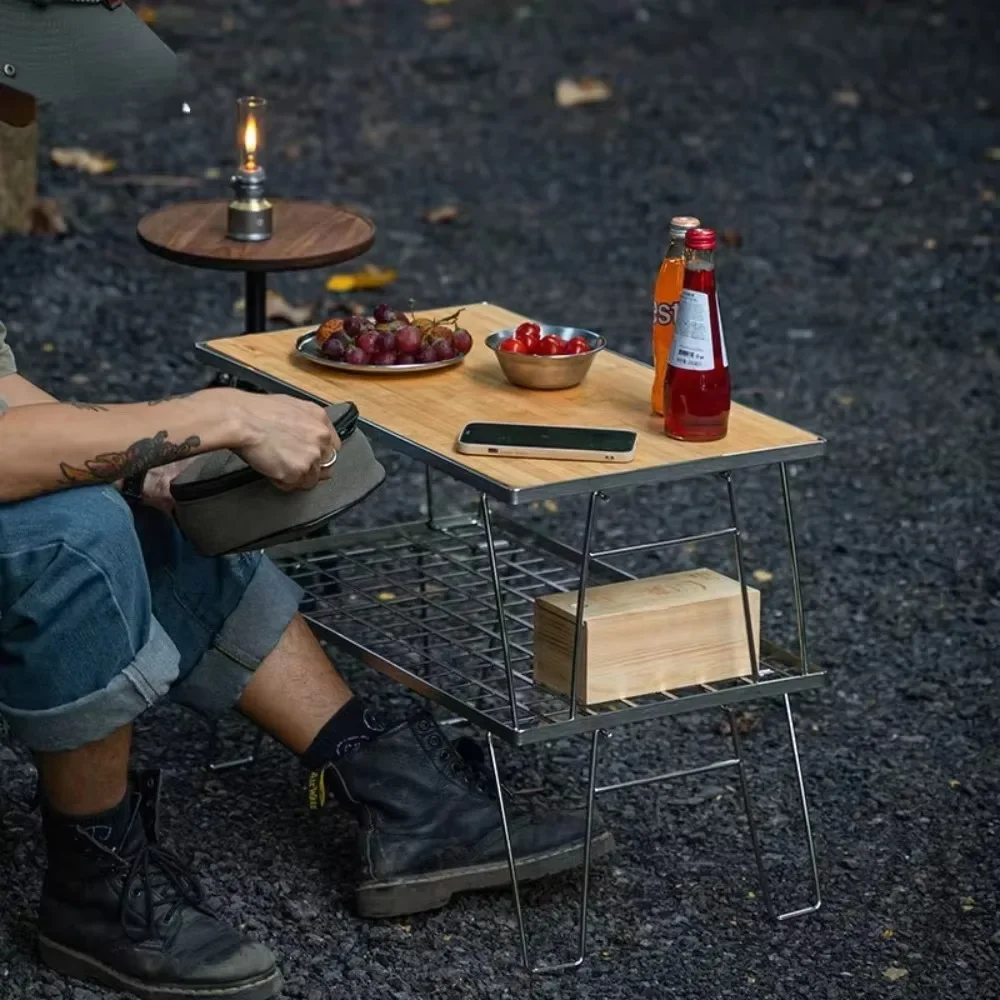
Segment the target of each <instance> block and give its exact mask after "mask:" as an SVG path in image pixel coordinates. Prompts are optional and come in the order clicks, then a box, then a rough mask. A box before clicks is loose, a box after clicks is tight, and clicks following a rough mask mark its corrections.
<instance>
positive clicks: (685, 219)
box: [670, 215, 701, 239]
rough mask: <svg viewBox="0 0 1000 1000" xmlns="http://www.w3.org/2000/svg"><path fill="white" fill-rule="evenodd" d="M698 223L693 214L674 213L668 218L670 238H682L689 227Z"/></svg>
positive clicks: (699, 222)
mask: <svg viewBox="0 0 1000 1000" xmlns="http://www.w3.org/2000/svg"><path fill="white" fill-rule="evenodd" d="M700 225H701V221H700V220H699V219H696V218H695V217H694V216H693V215H675V216H674V217H673V218H672V219H671V220H670V236H671V238H672V239H683V238H684V234H685V233H686V232H687V231H688V230H689V229H694V228H695V227H696V226H700Z"/></svg>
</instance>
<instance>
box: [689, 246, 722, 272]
mask: <svg viewBox="0 0 1000 1000" xmlns="http://www.w3.org/2000/svg"><path fill="white" fill-rule="evenodd" d="M684 267H685V268H686V269H687V270H688V271H714V270H715V251H714V250H685V251H684Z"/></svg>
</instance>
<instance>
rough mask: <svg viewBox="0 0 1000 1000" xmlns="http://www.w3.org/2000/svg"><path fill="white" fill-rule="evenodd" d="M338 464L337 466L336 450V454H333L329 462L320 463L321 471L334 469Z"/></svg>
mask: <svg viewBox="0 0 1000 1000" xmlns="http://www.w3.org/2000/svg"><path fill="white" fill-rule="evenodd" d="M336 464H337V452H336V449H335V450H334V452H333V455H332V456H331V457H330V459H329V461H326V462H322V463H320V468H321V469H332V468H333V466H334V465H336Z"/></svg>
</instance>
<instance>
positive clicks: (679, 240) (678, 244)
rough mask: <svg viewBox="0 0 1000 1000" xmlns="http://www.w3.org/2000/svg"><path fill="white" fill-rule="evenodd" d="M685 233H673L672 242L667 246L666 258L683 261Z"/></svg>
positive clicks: (671, 235)
mask: <svg viewBox="0 0 1000 1000" xmlns="http://www.w3.org/2000/svg"><path fill="white" fill-rule="evenodd" d="M684 237H685V234H684V233H673V232H672V233H671V234H670V242H669V243H668V244H667V252H666V254H664V256H665V257H667V258H669V259H670V260H683V258H684Z"/></svg>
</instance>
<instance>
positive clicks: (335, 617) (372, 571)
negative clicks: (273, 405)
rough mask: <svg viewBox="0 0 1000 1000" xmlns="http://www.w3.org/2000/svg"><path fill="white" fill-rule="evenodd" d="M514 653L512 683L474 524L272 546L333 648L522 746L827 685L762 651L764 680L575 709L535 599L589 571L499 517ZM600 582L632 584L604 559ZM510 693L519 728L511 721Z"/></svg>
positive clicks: (594, 575) (595, 571) (595, 566)
mask: <svg viewBox="0 0 1000 1000" xmlns="http://www.w3.org/2000/svg"><path fill="white" fill-rule="evenodd" d="M493 520H494V531H493V536H494V545H495V551H496V558H497V563H498V570H499V575H500V579H501V581H502V585H503V595H504V601H503V603H504V616H505V623H506V633H507V639H508V642H509V644H510V662H511V668H512V678H511V680H512V683H509V678H508V674H507V671H506V667H505V662H504V655H503V643H502V640H501V634H500V629H499V628H498V619H497V610H496V601H495V597H494V588H493V577H492V575H491V570H490V562H489V549H488V544H487V540H486V536H485V534H484V530H483V526H482V524H481V523H480V522H479V521H478V520H475V519H471V518H468V517H465V518H453V519H449V520H443V521H440V522H437V523H435V524H433V525H429V524H426V523H423V522H421V523H417V524H406V525H399V526H396V527H393V528H384V529H378V530H373V531H365V532H355V533H351V534H348V535H346V536H342V537H340V538H329V537H324V538H320V539H313V540H310V541H307V542H298V543H295V544H293V545H289V546H282V547H279V548H277V549H275V550H273V551H272V552H271V553H270V555H271V556H272V558H274V560H275V561H276V562H277V564H278V565H279V566H280V567H281V568H282V569H283V570H284V571H285V573H287V574H288V575H289V576H290V577H291V578H292V579H293V580H295V581H296V582H297V583H298V584H299V585H300V586H301V587H302V588H303V589H304V591H305V592H306V598H305V600H304V603H303V606H302V610H303V613H304V614H305V615H306V616H307V617H308V618H309V619H310V621H312V623H313V624H314V626H315V627H317V628H318V629H319V630H320V631H321V632H322V633H325V634H326V635H327V636H328V637H329V638H330V639H331V640H332V641H333V642H334V643H336V644H337V645H339V646H341V647H342V648H344V649H346V650H348V651H349V652H351V653H352V654H354V655H356V656H358V657H359V658H360V659H361V660H362V661H363V662H365V663H367V664H368V665H370V666H373V667H375V668H376V669H378V670H381V671H382V672H383V673H386V674H388V675H389V676H391V677H393V678H395V679H396V680H398V681H400V682H402V683H403V684H405V685H406V686H408V687H410V688H411V689H413V690H414V691H416V692H417V693H419V694H422V695H424V696H426V697H429V698H431V699H432V700H434V701H436V702H438V703H439V704H441V705H443V706H445V707H446V708H448V709H449V710H451V711H454V712H456V713H457V714H459V715H461V716H463V717H465V718H467V719H469V720H470V721H471V722H473V723H476V724H478V725H480V726H482V727H484V728H485V729H487V730H488V731H490V732H492V733H494V734H495V735H497V736H498V737H500V738H501V739H503V740H505V741H507V742H509V743H512V744H514V745H523V744H527V743H535V742H539V741H543V740H550V739H558V738H561V737H564V736H568V735H573V734H578V733H585V732H591V731H593V730H595V729H610V728H614V727H615V726H618V725H621V724H624V723H627V722H635V721H640V720H645V719H652V718H658V717H660V716H664V715H672V714H677V713H680V712H689V711H695V710H698V709H702V708H709V707H713V706H718V705H730V704H734V703H736V702H740V701H748V700H751V699H759V698H762V697H776V696H781V695H784V694H787V693H790V692H792V691H799V690H803V689H806V688H811V687H815V686H817V685H818V684H819V683H820V681H821V679H822V676H823V675H822V673H820V672H811V673H803V672H802V671H801V666H800V665H799V663H798V660H797V659H796V658H795V657H793V656H792V655H791V654H788V653H785V652H783V651H781V650H777V649H775V648H774V647H771V646H769V645H768V644H767V643H762V650H761V664H760V668H761V669H760V675H761V677H760V680H759V681H757V682H754V681H752V680H751V679H750V678H737V679H733V680H732V681H728V682H717V683H714V684H703V685H699V686H697V687H693V688H684V689H678V690H675V691H664V692H660V693H658V694H653V695H647V696H644V697H640V698H630V699H627V700H624V701H616V702H611V703H608V704H605V705H600V706H593V707H592V708H588V709H584V708H579V709H578V710H577V711H576V712H575V713H574V712H572V711H571V707H570V700H569V699H568V698H566V697H563V696H561V695H558V694H554V693H551V692H549V691H546V690H544V689H542V688H540V687H538V686H536V685H535V684H534V683H533V681H532V620H533V617H534V600H535V598H537V597H540V596H542V595H545V594H551V593H554V592H556V591H566V590H575V589H577V587H578V584H579V572H580V570H579V563H578V560H574V559H573V558H571V551H572V550H569V549H566V548H565V547H561V546H559V544H558V543H552V542H551V541H550V540H548V539H544V538H541V537H538V536H534V535H533V534H532V533H531V532H530V531H529V530H528V529H526V528H524V527H523V526H522V525H517V524H514V523H511V522H509V521H507V520H505V519H500V518H494V519H493ZM591 566H592V569H591V575H590V585H595V584H601V583H609V582H613V581H615V580H622V579H629V578H630V577H629V575H628V574H627V573H625V572H624V571H622V570H619V569H617V568H616V567H613V566H610V565H608V564H606V563H604V562H601V561H599V560H595V561H592V563H591ZM511 690H513V693H514V697H515V699H516V705H517V725H516V726H515V724H514V721H513V717H512V713H511V694H510V692H511Z"/></svg>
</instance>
